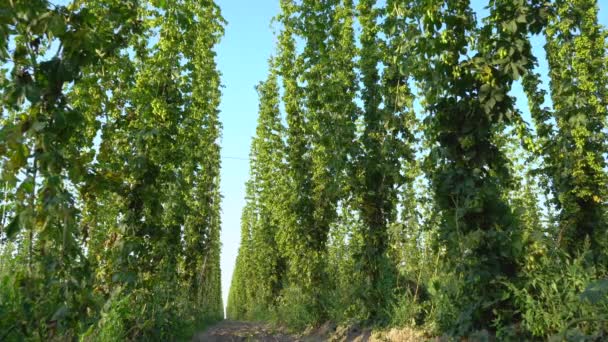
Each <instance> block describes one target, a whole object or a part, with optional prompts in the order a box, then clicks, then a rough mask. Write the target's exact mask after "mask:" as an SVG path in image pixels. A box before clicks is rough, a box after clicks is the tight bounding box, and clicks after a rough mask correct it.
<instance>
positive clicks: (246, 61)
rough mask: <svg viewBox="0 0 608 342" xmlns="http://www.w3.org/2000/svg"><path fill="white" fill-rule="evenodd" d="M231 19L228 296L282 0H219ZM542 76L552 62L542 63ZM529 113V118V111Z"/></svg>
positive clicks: (226, 48)
mask: <svg viewBox="0 0 608 342" xmlns="http://www.w3.org/2000/svg"><path fill="white" fill-rule="evenodd" d="M217 3H218V4H219V6H220V7H221V8H222V14H223V16H224V18H225V19H226V20H227V21H228V25H227V27H226V34H225V36H224V38H223V40H222V42H221V43H220V45H219V46H218V47H217V49H216V50H217V53H218V67H219V69H220V71H221V73H222V83H223V85H224V89H223V90H222V92H223V96H222V103H221V106H220V109H221V115H220V119H221V121H222V123H223V126H224V128H223V137H222V173H221V177H222V182H221V191H222V195H223V197H224V198H223V201H222V235H221V240H222V244H223V247H222V256H221V267H222V292H223V297H224V303H226V298H227V297H228V290H229V288H230V280H231V278H232V272H233V270H234V263H235V260H236V255H237V251H238V247H239V242H240V229H241V228H240V217H241V210H242V208H243V206H244V203H245V200H244V198H245V182H246V181H247V178H248V175H249V162H248V161H247V158H248V155H249V147H250V142H251V138H252V136H253V134H254V133H255V128H256V123H257V109H258V98H257V93H256V91H255V89H254V87H255V85H256V84H258V82H260V81H262V80H264V79H265V78H266V75H267V72H268V64H267V62H268V58H269V57H270V55H271V54H273V53H274V48H275V37H274V34H273V30H272V27H271V19H272V17H273V16H275V15H276V14H277V13H278V10H279V0H255V1H251V0H217ZM486 3H487V0H472V5H473V8H475V10H476V11H478V12H480V13H479V18H482V17H483V16H484V14H483V13H485V12H484V11H483V7H484V4H486ZM598 3H599V6H600V22H601V23H602V24H603V25H605V26H608V2H607V1H605V0H599V1H598ZM532 43H533V45H534V47H535V54H536V55H537V56H539V57H543V56H544V51H543V44H544V43H543V40H542V39H538V38H535V39H534V40H533V41H532ZM539 71H540V72H541V75H544V74H546V62H545V61H543V60H541V61H540V69H539ZM513 95H514V96H516V97H517V99H518V104H519V108H520V109H522V110H524V109H525V108H526V103H527V99H526V98H525V96H523V94H522V93H521V87H519V86H518V85H516V87H515V88H514V89H513ZM524 116H528V115H527V113H524Z"/></svg>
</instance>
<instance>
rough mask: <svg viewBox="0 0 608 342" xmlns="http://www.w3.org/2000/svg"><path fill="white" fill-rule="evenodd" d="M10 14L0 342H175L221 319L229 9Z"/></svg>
mask: <svg viewBox="0 0 608 342" xmlns="http://www.w3.org/2000/svg"><path fill="white" fill-rule="evenodd" d="M0 12H1V14H0V15H1V16H2V24H1V25H0V36H1V37H2V39H1V40H0V64H1V68H2V77H1V78H0V82H1V83H2V108H3V112H2V116H1V122H2V126H1V128H0V163H1V165H2V166H1V170H2V172H1V174H0V184H2V200H1V202H0V204H1V205H2V217H1V220H2V222H1V223H2V230H1V231H0V238H1V239H2V241H0V257H1V260H2V261H1V263H0V264H1V265H2V268H0V279H2V280H1V281H2V283H3V284H4V285H6V286H3V287H2V289H1V290H0V311H1V312H2V313H3V314H2V316H1V318H0V329H1V330H2V331H3V333H2V335H0V339H2V340H4V339H8V340H48V339H55V338H58V337H59V336H61V338H64V339H66V340H71V339H77V338H79V337H81V338H91V339H95V340H96V339H101V340H114V339H118V340H123V339H128V340H141V339H143V340H149V339H161V340H171V339H174V338H175V336H176V335H177V334H179V332H180V331H184V330H187V329H188V328H189V326H194V325H196V324H198V323H199V321H200V320H201V319H202V320H217V319H221V318H222V317H223V309H222V301H221V291H220V269H219V253H220V252H219V251H220V245H219V229H220V221H219V212H220V209H219V200H220V195H219V188H218V185H219V165H220V162H219V146H218V145H217V141H218V138H219V135H220V130H221V125H220V124H219V122H218V109H217V108H218V105H219V98H220V91H219V86H220V81H219V73H218V72H217V70H216V65H215V53H214V51H213V46H214V45H216V44H217V43H218V41H219V38H220V36H221V35H222V33H223V24H224V23H223V19H222V18H221V15H220V13H219V8H218V7H217V6H216V5H215V4H214V3H213V2H205V3H204V4H203V3H194V2H188V1H186V2H179V3H175V2H172V3H168V2H165V1H162V2H148V1H144V2H140V1H86V2H83V1H73V2H70V3H69V4H67V5H65V6H59V5H52V4H50V3H48V2H47V1H33V2H31V1H4V2H3V3H2V7H1V10H0ZM151 41H155V44H152V43H150V42H151ZM192 303H196V305H194V306H193V305H192ZM4 313H7V314H6V315H5V314H4Z"/></svg>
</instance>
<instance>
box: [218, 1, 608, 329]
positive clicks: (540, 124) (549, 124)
mask: <svg viewBox="0 0 608 342" xmlns="http://www.w3.org/2000/svg"><path fill="white" fill-rule="evenodd" d="M487 9H488V12H489V16H488V17H487V18H484V19H483V20H478V19H477V17H476V15H475V13H474V12H473V10H472V9H471V7H470V4H469V1H460V0H459V1H456V0H431V1H409V2H407V1H392V0H388V1H385V2H376V1H374V0H359V1H351V0H328V1H308V0H301V1H295V0H282V1H281V13H280V14H279V15H278V17H277V20H276V22H277V23H278V28H279V35H278V45H277V56H276V58H275V59H273V63H271V72H270V74H271V76H270V78H269V80H268V81H266V82H265V83H263V84H262V85H261V86H260V88H259V90H260V102H261V105H260V120H259V122H258V129H257V132H256V137H255V138H254V143H253V147H252V164H251V169H252V172H251V179H250V180H249V182H248V195H247V196H248V198H247V206H246V208H245V210H244V213H243V230H242V234H243V236H242V240H241V248H240V249H239V256H238V258H237V265H236V271H235V274H234V276H233V280H232V287H231V293H230V303H229V315H230V317H233V318H245V319H247V318H248V319H264V320H266V319H270V320H275V321H279V322H282V323H285V324H287V325H288V326H291V327H292V328H295V329H298V330H301V329H303V328H304V327H306V326H309V325H318V324H320V323H321V322H322V321H324V320H333V321H336V322H338V323H342V322H345V323H349V324H352V323H357V324H359V323H361V322H363V323H364V324H370V323H375V324H381V325H391V326H403V325H410V326H414V327H417V328H419V329H424V330H426V331H427V332H428V333H429V334H432V335H448V337H449V338H460V337H468V338H470V339H474V340H476V339H481V340H483V339H492V338H494V337H496V338H499V339H505V340H516V339H522V338H523V339H535V338H546V337H548V336H550V335H555V336H557V338H559V336H561V337H568V338H574V339H576V338H579V337H580V338H581V339H593V338H596V339H601V338H602V337H604V335H605V331H604V330H605V316H606V307H605V303H603V302H601V301H599V302H597V301H595V299H597V298H601V295H602V294H603V293H604V292H602V291H604V288H603V285H602V284H603V283H602V282H601V279H602V277H605V264H606V261H605V260H604V259H605V258H604V254H605V253H606V246H605V242H606V234H605V229H603V227H604V226H606V223H605V220H606V217H607V215H608V211H607V210H606V206H605V205H606V200H605V196H606V191H605V189H608V187H607V186H606V174H607V173H606V165H605V163H606V161H605V155H606V141H608V139H607V138H606V136H605V134H606V126H605V125H606V101H607V100H606V99H607V94H605V92H606V89H607V87H606V73H605V72H602V70H603V69H604V68H605V67H606V61H607V60H608V58H606V56H607V53H606V39H605V38H606V30H605V29H603V28H602V27H601V26H599V25H598V24H597V1H594V0H581V1H565V0H555V1H545V0H490V1H488V6H487ZM354 27H358V28H360V29H358V30H354ZM538 34H543V35H544V36H545V37H546V39H547V46H546V51H547V60H548V62H549V67H550V70H549V77H550V80H549V84H548V85H549V87H548V88H549V89H548V91H546V90H544V89H545V88H546V87H545V86H546V85H545V84H544V83H546V82H545V80H543V79H541V77H540V76H539V73H538V72H537V70H535V68H536V65H537V56H534V54H533V50H532V45H531V43H530V37H531V36H532V35H538ZM357 40H358V44H356V43H355V41H357ZM275 79H276V81H275ZM275 82H276V84H275ZM519 83H520V84H521V85H522V86H523V88H524V90H525V92H526V94H527V95H528V102H529V110H530V112H531V116H532V121H533V122H532V123H533V124H534V127H535V129H534V130H532V129H530V128H529V127H528V124H529V123H528V122H526V120H525V119H524V116H523V115H522V112H523V111H524V110H523V109H522V108H517V106H516V101H515V100H516V99H515V98H514V97H513V96H512V93H511V92H512V91H513V90H514V89H515V87H516V86H518V84H519ZM269 89H270V90H271V91H269ZM279 93H281V94H282V96H281V97H280V98H279V96H278V94H279ZM547 95H548V96H550V97H551V99H552V104H551V105H552V106H551V107H552V108H548V107H546V106H547V105H546V103H545V97H546V96H547ZM268 113H272V115H269V114H268ZM269 118H272V120H270V119H269ZM279 118H284V119H285V120H284V121H281V120H280V119H279ZM281 123H285V124H286V125H285V126H284V127H283V125H282V124H281ZM273 127H280V129H279V128H276V129H275V128H273ZM270 132H277V133H276V134H270ZM271 150H272V151H273V153H274V155H273V156H272V157H268V156H267V154H268V153H269V151H271ZM269 170H272V172H270V171H269ZM269 179H270V180H271V181H270V182H269ZM269 189H271V190H270V193H271V194H272V195H271V196H268V195H267V192H268V191H269ZM269 208H270V210H269ZM586 243H587V244H586ZM274 244H276V246H275V245H274ZM277 260H281V263H277ZM273 265H280V267H276V266H273ZM283 266H284V268H283ZM279 279H280V280H279ZM271 284H272V285H271ZM269 289H272V291H269ZM585 289H586V290H585ZM269 293H272V295H269ZM260 297H261V298H264V299H263V300H260ZM560 334H561V335H560ZM577 336H578V337H577Z"/></svg>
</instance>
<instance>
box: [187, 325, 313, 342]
mask: <svg viewBox="0 0 608 342" xmlns="http://www.w3.org/2000/svg"><path fill="white" fill-rule="evenodd" d="M192 341H193V342H224V341H225V342H232V341H235V342H241V341H243V342H245V341H247V342H249V341H263V342H266V341H274V342H309V341H310V342H312V341H320V339H310V338H304V339H302V338H296V337H294V336H290V335H286V334H284V333H281V332H279V331H276V330H274V329H272V328H271V327H269V326H268V325H264V324H263V323H251V322H235V321H222V322H220V323H218V324H216V325H214V326H212V327H210V328H209V329H207V331H205V332H202V333H199V334H197V335H195V336H194V337H193V338H192Z"/></svg>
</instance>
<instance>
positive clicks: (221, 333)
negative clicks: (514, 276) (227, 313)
mask: <svg viewBox="0 0 608 342" xmlns="http://www.w3.org/2000/svg"><path fill="white" fill-rule="evenodd" d="M425 340H428V339H427V338H424V337H423V334H421V333H420V332H417V331H413V330H411V329H390V330H385V331H379V332H376V333H373V334H372V332H371V330H370V329H360V328H359V327H357V326H349V327H346V326H335V325H333V324H331V323H326V324H324V325H323V326H321V327H319V328H317V329H314V330H312V329H311V330H307V331H306V332H304V333H303V334H302V335H298V336H295V335H290V334H288V333H286V332H285V331H283V330H281V329H276V328H272V327H271V326H269V325H267V324H264V323H253V322H236V321H222V322H220V323H218V324H216V325H214V326H212V327H210V328H209V329H208V330H206V331H204V332H201V333H198V334H196V335H195V336H194V337H193V338H192V341H193V342H224V341H226V342H233V341H234V342H241V341H242V342H245V341H247V342H249V341H262V342H266V341H275V342H316V341H330V342H351V341H352V342H385V341H387V342H392V341H395V342H410V341H425Z"/></svg>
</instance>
